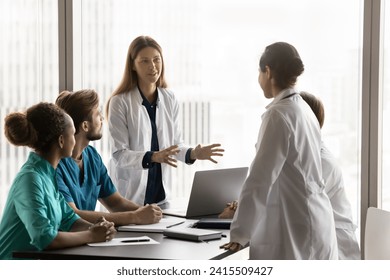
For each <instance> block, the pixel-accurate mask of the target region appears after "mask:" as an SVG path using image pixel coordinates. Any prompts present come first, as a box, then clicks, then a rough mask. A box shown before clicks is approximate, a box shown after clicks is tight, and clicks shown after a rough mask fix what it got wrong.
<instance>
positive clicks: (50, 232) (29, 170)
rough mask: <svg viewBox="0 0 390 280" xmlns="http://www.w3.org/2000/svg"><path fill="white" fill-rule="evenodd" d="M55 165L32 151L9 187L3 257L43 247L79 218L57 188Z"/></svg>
mask: <svg viewBox="0 0 390 280" xmlns="http://www.w3.org/2000/svg"><path fill="white" fill-rule="evenodd" d="M55 173H56V171H55V169H54V168H53V167H52V165H51V164H50V163H49V162H48V161H46V160H45V159H43V158H41V157H40V156H39V155H37V154H36V153H34V152H31V153H30V155H29V157H28V159H27V161H26V163H25V164H24V165H23V166H22V168H21V169H20V171H19V172H18V174H17V175H16V178H15V180H14V182H13V184H12V186H11V188H10V192H9V194H8V198H7V202H6V205H5V208H4V212H3V217H2V220H1V223H0V259H12V252H13V251H17V250H32V251H34V250H39V251H40V250H43V249H45V248H46V247H47V246H48V245H49V244H50V243H51V242H52V241H53V240H54V238H55V237H56V236H57V234H58V231H69V230H70V229H71V227H72V225H73V223H74V222H75V221H76V220H78V219H80V217H79V216H78V215H77V214H75V213H74V211H73V209H72V208H70V207H69V205H68V204H67V203H66V202H65V200H64V197H63V196H62V194H61V193H60V192H59V191H58V188H57V184H56V180H55Z"/></svg>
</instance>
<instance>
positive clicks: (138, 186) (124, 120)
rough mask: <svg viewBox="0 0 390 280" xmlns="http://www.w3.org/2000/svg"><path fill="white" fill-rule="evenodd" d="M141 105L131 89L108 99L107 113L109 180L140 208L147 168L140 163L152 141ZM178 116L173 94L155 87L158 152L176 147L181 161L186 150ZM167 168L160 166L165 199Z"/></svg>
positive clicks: (137, 94)
mask: <svg viewBox="0 0 390 280" xmlns="http://www.w3.org/2000/svg"><path fill="white" fill-rule="evenodd" d="M142 102H143V100H142V96H141V94H140V92H139V90H138V88H135V89H133V90H131V91H130V92H128V93H124V94H119V95H117V96H114V97H112V98H111V101H110V106H109V112H108V127H109V132H110V140H111V153H112V158H111V160H110V164H109V172H110V176H111V179H112V180H113V182H114V184H115V185H116V187H117V188H118V191H119V193H120V194H122V195H123V196H124V197H125V198H127V199H130V200H132V201H133V202H135V203H138V204H140V205H143V203H144V199H145V192H146V184H147V180H148V169H144V168H143V166H142V160H143V157H144V155H145V153H146V152H147V151H150V148H151V139H152V127H151V123H150V118H149V115H148V112H147V110H146V108H145V106H143V105H142ZM178 114H179V104H178V102H177V100H176V98H175V95H174V94H173V93H172V92H171V91H169V90H167V89H164V88H158V100H157V110H156V126H157V138H158V143H159V147H160V150H163V149H166V148H168V147H170V146H172V145H175V144H176V145H179V149H180V152H179V154H178V155H177V156H176V157H177V159H178V160H180V161H183V162H184V161H185V154H186V152H187V150H188V149H189V147H186V146H185V145H184V144H183V140H182V136H181V129H180V125H179V120H178ZM171 168H172V167H171V166H168V165H166V164H161V169H162V181H163V185H164V189H165V193H166V197H168V196H169V193H170V192H171Z"/></svg>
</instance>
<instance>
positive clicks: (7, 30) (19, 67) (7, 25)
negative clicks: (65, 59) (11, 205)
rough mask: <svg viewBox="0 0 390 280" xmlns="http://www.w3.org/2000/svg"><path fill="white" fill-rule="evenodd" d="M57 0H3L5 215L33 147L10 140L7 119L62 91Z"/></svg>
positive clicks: (0, 103)
mask: <svg viewBox="0 0 390 280" xmlns="http://www.w3.org/2000/svg"><path fill="white" fill-rule="evenodd" d="M57 15H58V8H57V1H50V0H33V1H25V0H3V1H0V38H1V40H0V117H1V125H0V130H1V135H0V178H1V179H0V216H1V214H2V210H3V208H4V206H5V205H4V204H5V201H6V199H7V194H8V191H9V187H10V186H11V184H12V180H13V179H14V177H15V175H16V173H17V172H18V170H19V168H20V167H21V165H22V164H23V163H24V162H25V160H26V158H27V154H28V152H29V150H28V149H23V148H16V147H14V146H12V145H11V144H9V143H8V141H7V140H6V138H5V136H4V132H3V131H4V128H3V125H4V121H3V120H4V117H5V116H6V115H7V114H8V113H10V112H13V111H19V110H20V111H23V110H25V109H26V108H27V107H29V106H31V105H33V104H35V103H38V102H40V101H51V102H52V101H54V100H53V98H55V96H56V94H57V93H58V25H57V21H58V20H57Z"/></svg>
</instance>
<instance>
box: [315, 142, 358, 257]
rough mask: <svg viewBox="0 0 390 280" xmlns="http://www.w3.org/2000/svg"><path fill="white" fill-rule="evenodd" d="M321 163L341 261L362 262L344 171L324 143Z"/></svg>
mask: <svg viewBox="0 0 390 280" xmlns="http://www.w3.org/2000/svg"><path fill="white" fill-rule="evenodd" d="M321 162H322V176H323V178H324V181H325V191H326V193H327V194H328V197H329V199H330V203H331V204H332V208H333V216H334V221H335V226H336V236H337V246H338V255H339V259H340V260H360V259H361V255H360V248H359V243H358V242H357V239H356V235H355V230H356V228H357V226H356V225H355V224H354V223H353V219H352V210H351V205H350V203H349V201H348V199H347V196H346V194H345V189H344V181H343V175H342V171H341V168H340V167H339V166H338V164H337V162H336V160H335V158H334V157H333V155H332V154H331V152H330V151H329V150H328V149H327V148H326V147H325V145H324V143H322V145H321Z"/></svg>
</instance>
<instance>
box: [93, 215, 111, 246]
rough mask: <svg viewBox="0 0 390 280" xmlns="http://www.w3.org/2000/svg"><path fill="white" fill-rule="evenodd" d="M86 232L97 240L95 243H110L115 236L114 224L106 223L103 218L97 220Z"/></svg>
mask: <svg viewBox="0 0 390 280" xmlns="http://www.w3.org/2000/svg"><path fill="white" fill-rule="evenodd" d="M88 230H89V231H90V232H91V233H92V234H93V236H94V237H96V238H97V240H95V242H103V241H110V240H111V239H113V238H114V236H115V234H116V229H115V225H114V223H113V222H109V221H107V220H106V219H105V218H104V217H101V218H100V219H99V220H97V221H96V223H94V224H93V225H91V226H90V227H89V229H88Z"/></svg>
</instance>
